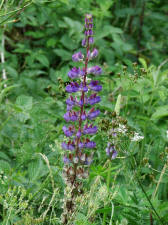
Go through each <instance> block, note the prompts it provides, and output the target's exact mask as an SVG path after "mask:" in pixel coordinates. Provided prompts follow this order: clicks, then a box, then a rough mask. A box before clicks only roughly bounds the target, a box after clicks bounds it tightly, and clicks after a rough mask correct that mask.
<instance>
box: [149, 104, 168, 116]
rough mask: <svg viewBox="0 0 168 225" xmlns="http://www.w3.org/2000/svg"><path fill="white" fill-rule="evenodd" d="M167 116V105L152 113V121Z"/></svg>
mask: <svg viewBox="0 0 168 225" xmlns="http://www.w3.org/2000/svg"><path fill="white" fill-rule="evenodd" d="M165 116H168V105H164V106H160V107H158V108H157V109H156V112H154V113H153V115H152V117H151V118H152V119H161V118H162V117H165Z"/></svg>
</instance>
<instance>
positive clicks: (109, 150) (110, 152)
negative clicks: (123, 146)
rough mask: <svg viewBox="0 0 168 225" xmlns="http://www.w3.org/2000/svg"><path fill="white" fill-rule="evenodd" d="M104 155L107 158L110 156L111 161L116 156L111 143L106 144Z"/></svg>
mask: <svg viewBox="0 0 168 225" xmlns="http://www.w3.org/2000/svg"><path fill="white" fill-rule="evenodd" d="M106 154H107V155H108V156H110V158H111V159H115V158H116V157H117V155H118V153H117V151H116V149H115V146H114V145H112V144H111V143H108V144H107V148H106Z"/></svg>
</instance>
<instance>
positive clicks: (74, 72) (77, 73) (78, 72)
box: [68, 67, 84, 79]
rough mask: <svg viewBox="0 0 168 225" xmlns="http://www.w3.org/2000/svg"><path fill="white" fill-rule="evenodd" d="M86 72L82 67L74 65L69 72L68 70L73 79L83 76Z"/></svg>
mask: <svg viewBox="0 0 168 225" xmlns="http://www.w3.org/2000/svg"><path fill="white" fill-rule="evenodd" d="M83 75H84V72H83V71H82V70H80V68H76V67H73V68H72V69H71V70H70V71H69V72H68V77H70V78H71V79H74V78H78V77H80V76H83Z"/></svg>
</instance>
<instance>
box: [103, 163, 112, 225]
mask: <svg viewBox="0 0 168 225" xmlns="http://www.w3.org/2000/svg"><path fill="white" fill-rule="evenodd" d="M110 175H111V161H110V160H109V166H108V171H107V179H106V184H107V192H108V193H109V190H110ZM106 218H107V213H106V212H104V215H103V225H106Z"/></svg>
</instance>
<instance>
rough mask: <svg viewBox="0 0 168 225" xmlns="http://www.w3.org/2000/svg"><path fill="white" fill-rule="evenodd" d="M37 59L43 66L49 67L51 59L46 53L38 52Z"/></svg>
mask: <svg viewBox="0 0 168 225" xmlns="http://www.w3.org/2000/svg"><path fill="white" fill-rule="evenodd" d="M36 60H37V61H39V62H40V63H41V64H42V65H43V66H45V67H49V61H48V59H47V57H46V56H45V55H41V54H38V55H37V58H36Z"/></svg>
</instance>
